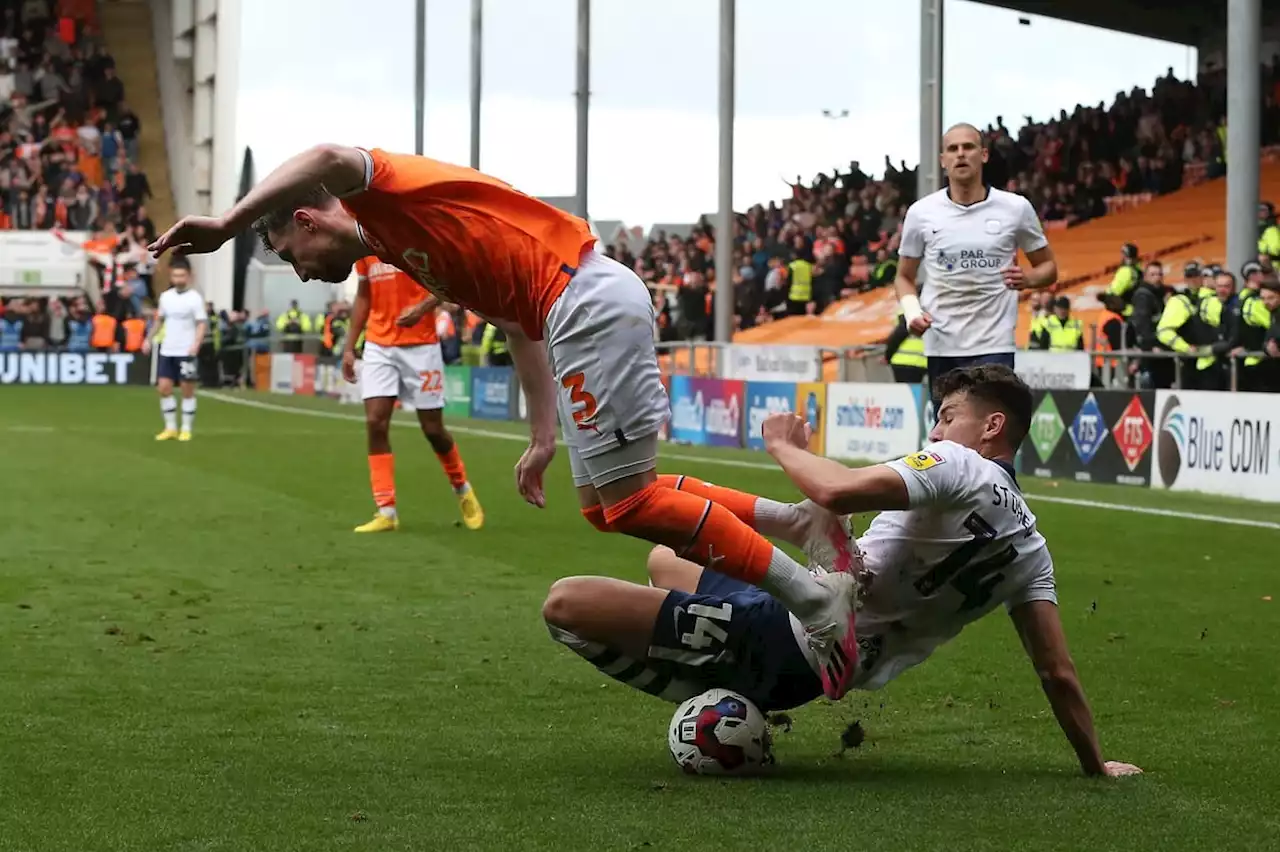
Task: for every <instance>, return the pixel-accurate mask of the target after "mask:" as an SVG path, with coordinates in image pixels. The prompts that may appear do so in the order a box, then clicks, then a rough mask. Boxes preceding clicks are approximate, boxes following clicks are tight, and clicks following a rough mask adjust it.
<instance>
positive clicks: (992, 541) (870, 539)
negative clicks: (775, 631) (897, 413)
mask: <svg viewBox="0 0 1280 852" xmlns="http://www.w3.org/2000/svg"><path fill="white" fill-rule="evenodd" d="M887 464H888V466H889V467H891V468H893V470H894V471H896V472H897V473H898V475H899V476H901V477H902V480H903V482H905V483H906V485H907V494H908V496H909V500H910V508H909V509H907V510H906V511H901V512H881V513H880V514H879V515H878V516H876V518H875V520H873V521H872V522H871V526H870V527H868V528H867V532H866V534H865V535H863V536H862V537H861V538H860V539H859V540H858V545H859V547H861V548H862V553H863V559H864V563H865V567H866V570H867V573H868V575H869V579H868V581H867V583H866V586H865V588H864V590H863V597H862V609H860V610H859V611H858V625H857V630H858V650H859V656H860V659H859V663H858V673H857V675H856V676H855V677H854V681H853V685H854V687H855V688H857V689H879V688H880V687H882V686H884V685H885V684H886V683H888V682H889V681H891V680H893V679H894V678H895V677H897V676H898V675H899V674H901V673H902V672H904V671H906V670H907V669H909V668H911V667H912V666H915V665H918V664H919V663H921V662H923V661H924V660H925V659H926V658H928V656H929V655H930V654H932V653H933V652H934V650H935V649H936V648H937V647H938V646H939V645H941V644H943V643H944V642H947V641H949V640H950V639H952V638H953V637H954V636H956V635H957V634H958V633H959V632H960V631H961V630H963V629H964V627H965V626H966V625H968V624H970V623H972V622H974V621H977V620H978V619H979V618H981V617H982V616H984V615H986V614H987V613H988V612H990V611H991V610H993V609H995V608H996V607H997V606H999V605H1000V604H1004V605H1005V606H1006V607H1007V608H1008V609H1013V608H1014V607H1017V606H1021V605H1022V604H1025V603H1029V602H1031V601H1051V602H1053V603H1057V600H1058V595H1057V590H1056V586H1055V584H1054V579H1053V560H1052V558H1051V557H1050V556H1049V549H1048V546H1047V545H1046V544H1045V540H1044V536H1042V535H1040V533H1039V532H1038V531H1037V530H1036V517H1035V515H1033V514H1032V513H1031V510H1030V509H1028V508H1027V505H1026V503H1025V502H1024V501H1023V499H1022V493H1021V491H1020V490H1019V489H1018V483H1017V482H1016V481H1015V479H1014V477H1013V473H1012V470H1011V469H1009V468H1007V466H1005V465H1002V464H1001V463H999V462H994V461H991V460H989V459H986V458H983V457H982V456H981V455H979V454H978V453H977V452H975V451H973V450H971V449H969V448H967V447H963V446H961V445H959V444H956V443H953V442H951V441H940V442H938V443H936V444H930V445H928V446H927V447H925V448H924V449H923V450H921V451H920V452H918V453H914V454H913V455H910V456H906V457H905V458H902V459H898V460H896V461H891V462H887ZM796 626H798V625H797V624H796V623H794V622H793V628H794V627H796ZM798 635H800V636H802V635H803V634H802V633H801V634H798ZM800 647H801V648H802V649H803V650H805V653H806V654H808V653H809V652H808V649H807V647H806V645H805V644H804V642H803V641H801V642H800ZM810 663H811V664H812V663H813V660H812V659H811V660H810Z"/></svg>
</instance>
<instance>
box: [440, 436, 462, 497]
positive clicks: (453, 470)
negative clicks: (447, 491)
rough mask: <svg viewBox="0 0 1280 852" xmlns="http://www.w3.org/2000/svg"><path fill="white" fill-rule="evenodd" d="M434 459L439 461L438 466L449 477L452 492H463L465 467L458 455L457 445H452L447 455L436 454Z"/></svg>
mask: <svg viewBox="0 0 1280 852" xmlns="http://www.w3.org/2000/svg"><path fill="white" fill-rule="evenodd" d="M436 458H437V459H439V460H440V466H441V467H442V468H444V472H445V475H446V476H448V477H449V484H450V485H452V486H453V490H454V491H456V492H461V491H463V490H464V489H465V488H466V487H467V466H466V465H464V464H463V463H462V456H461V455H459V454H458V445H457V444H454V445H453V446H452V447H450V448H449V452H447V453H436Z"/></svg>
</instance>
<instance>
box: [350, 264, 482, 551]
mask: <svg viewBox="0 0 1280 852" xmlns="http://www.w3.org/2000/svg"><path fill="white" fill-rule="evenodd" d="M356 278H357V280H358V289H357V291H356V302H355V310H354V312H353V313H352V316H351V328H350V329H348V331H347V335H346V342H345V344H344V345H343V347H342V375H343V378H345V379H346V380H347V381H348V382H355V381H356V349H355V342H356V340H357V339H358V338H359V337H360V332H362V331H363V332H364V334H365V344H364V358H363V362H364V363H363V364H362V365H361V369H360V376H359V381H360V396H361V397H362V398H363V399H364V413H365V428H366V430H367V433H368V437H369V482H370V484H371V485H372V486H373V502H374V504H375V505H376V506H377V513H376V514H375V515H374V516H373V520H371V521H369V522H368V523H367V524H362V525H361V526H358V527H356V532H358V533H372V532H390V531H392V530H396V529H399V528H400V518H399V516H398V514H397V513H396V474H395V456H393V455H392V454H391V436H390V432H391V415H392V414H394V413H395V408H396V400H400V401H401V402H403V403H404V404H405V405H406V406H412V407H413V408H414V409H415V410H416V411H417V412H418V423H420V424H421V425H422V434H424V435H426V436H427V441H428V442H430V444H431V448H432V449H433V450H435V452H436V458H437V459H439V460H440V466H441V467H443V468H444V472H445V474H446V475H447V476H448V477H449V484H450V485H452V486H453V493H454V494H455V495H457V497H458V506H459V508H460V509H461V510H462V522H463V523H464V524H466V526H467V528H468V529H473V530H478V529H480V527H482V526H483V525H484V510H483V509H481V508H480V501H479V499H477V498H476V492H475V489H473V488H472V487H471V484H470V483H468V482H467V469H466V467H464V466H463V464H462V456H460V455H459V454H458V445H457V444H455V443H454V440H453V436H452V435H451V434H449V430H448V429H446V428H445V425H444V416H443V409H444V401H445V400H444V358H443V356H442V355H441V353H440V341H439V339H438V338H437V337H436V323H435V309H434V307H433V305H432V301H431V300H430V299H429V298H425V297H426V293H424V292H423V290H422V287H421V286H420V285H419V284H418V283H417V282H415V281H414V280H413V279H412V278H410V277H409V276H408V275H405V274H404V273H403V272H401V271H400V270H399V269H396V268H395V267H394V266H392V265H391V264H389V263H386V262H384V261H381V260H379V259H378V258H376V257H363V258H361V259H360V260H357V261H356Z"/></svg>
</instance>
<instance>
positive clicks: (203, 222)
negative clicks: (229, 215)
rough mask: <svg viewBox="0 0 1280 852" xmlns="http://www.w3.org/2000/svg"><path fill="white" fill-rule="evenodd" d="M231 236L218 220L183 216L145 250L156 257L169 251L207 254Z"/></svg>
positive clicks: (221, 221)
mask: <svg viewBox="0 0 1280 852" xmlns="http://www.w3.org/2000/svg"><path fill="white" fill-rule="evenodd" d="M232 236H233V235H232V233H231V229H230V228H228V227H227V225H226V223H225V222H224V221H223V220H222V219H220V218H215V217H213V216H185V217H183V218H182V219H181V220H180V221H179V222H178V224H176V225H174V226H173V227H172V228H170V229H169V230H167V231H165V232H164V233H163V234H161V235H160V238H159V239H157V240H156V241H155V242H154V243H152V244H151V245H149V246H147V248H148V249H149V250H150V251H151V253H152V254H153V255H155V256H156V257H159V256H160V255H162V254H164V253H165V252H166V251H168V250H169V249H174V250H176V251H180V252H182V253H184V254H208V253H209V252H211V251H217V250H218V249H219V248H221V247H222V244H223V243H225V242H226V241H227V240H229V239H231V237H232Z"/></svg>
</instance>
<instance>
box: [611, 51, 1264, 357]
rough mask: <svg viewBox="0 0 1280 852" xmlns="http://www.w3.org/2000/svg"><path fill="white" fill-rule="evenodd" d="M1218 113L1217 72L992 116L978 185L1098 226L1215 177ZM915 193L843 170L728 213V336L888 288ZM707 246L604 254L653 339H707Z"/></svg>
mask: <svg viewBox="0 0 1280 852" xmlns="http://www.w3.org/2000/svg"><path fill="white" fill-rule="evenodd" d="M1261 73H1262V74H1263V76H1264V85H1263V100H1264V103H1263V113H1262V143H1263V145H1270V144H1275V143H1278V142H1280V106H1278V103H1280V57H1277V59H1276V60H1273V63H1272V64H1271V65H1269V66H1264V67H1263V68H1262V69H1261ZM1225 114H1226V85H1225V75H1224V74H1223V73H1221V72H1210V73H1205V74H1203V75H1201V77H1200V79H1199V81H1198V82H1197V83H1192V82H1189V81H1184V80H1179V79H1177V78H1176V76H1175V75H1174V73H1173V69H1172V68H1170V69H1169V71H1168V73H1167V74H1166V75H1165V76H1163V77H1161V78H1160V79H1159V80H1157V81H1156V82H1155V85H1154V86H1153V87H1152V89H1151V90H1150V91H1149V92H1148V91H1147V90H1145V89H1142V88H1134V89H1133V90H1132V91H1130V92H1121V93H1119V94H1117V96H1116V97H1115V99H1114V101H1113V102H1112V104H1111V105H1110V106H1107V105H1106V104H1104V103H1099V104H1098V105H1097V106H1091V107H1086V106H1081V105H1078V106H1076V108H1075V109H1074V110H1073V111H1071V112H1070V113H1068V112H1067V111H1066V110H1063V111H1061V112H1060V113H1059V114H1058V116H1057V117H1056V118H1054V119H1052V120H1050V121H1045V122H1035V121H1033V120H1032V119H1031V117H1030V116H1028V117H1027V119H1026V123H1025V124H1024V126H1023V127H1022V128H1021V129H1020V130H1018V131H1017V132H1016V133H1015V132H1013V131H1011V130H1010V129H1009V128H1008V127H1007V126H1006V125H1005V122H1004V119H1003V117H997V118H996V120H995V122H994V123H992V124H990V125H988V127H987V129H986V134H987V145H988V148H989V152H990V162H989V163H988V164H987V167H986V170H985V176H986V178H987V182H988V183H989V184H991V185H993V186H997V187H1002V188H1004V189H1007V190H1009V191H1011V192H1017V193H1019V194H1021V195H1024V196H1026V197H1027V198H1028V200H1030V201H1031V203H1032V205H1033V206H1034V207H1035V209H1036V211H1037V212H1038V213H1039V215H1040V218H1041V219H1042V221H1044V222H1045V224H1046V227H1069V226H1072V225H1075V224H1078V223H1080V222H1084V221H1087V220H1089V219H1093V218H1096V217H1099V216H1103V215H1106V214H1107V212H1108V211H1109V209H1110V208H1111V206H1112V203H1113V201H1115V200H1116V199H1120V198H1134V197H1145V196H1152V195H1161V194H1165V193H1169V192H1174V191H1176V190H1178V189H1180V188H1181V187H1182V186H1183V185H1184V182H1185V181H1188V180H1202V179H1211V178H1215V177H1219V176H1221V175H1222V174H1225V172H1226V158H1225V153H1224V145H1225V139H1226V119H1225ZM915 194H916V172H915V170H914V169H910V168H908V167H907V165H906V163H905V162H903V163H900V164H899V165H898V166H894V165H893V163H892V162H891V160H890V159H889V158H888V157H886V158H885V163H884V168H883V170H882V172H881V175H880V176H879V177H875V176H873V175H871V174H868V173H867V172H866V171H864V169H863V168H862V167H861V165H860V164H859V163H857V162H854V163H851V164H850V165H849V167H848V168H847V169H835V170H833V171H832V173H831V174H819V175H818V176H817V178H816V179H814V180H813V181H811V182H805V181H803V180H801V179H800V178H797V179H796V182H795V183H794V184H792V185H791V186H790V197H788V198H786V199H784V200H781V201H772V202H769V203H768V204H767V205H761V204H757V205H756V206H754V207H752V208H751V209H750V210H748V211H747V212H746V213H745V214H739V215H738V216H737V223H736V227H735V233H734V257H735V268H734V270H733V271H732V280H733V284H734V305H735V325H736V327H737V328H749V327H751V326H754V325H758V324H762V323H767V322H771V321H772V320H774V319H775V318H777V317H779V316H786V315H795V314H801V315H803V314H817V313H821V312H822V311H823V310H824V309H825V308H826V307H827V305H828V304H830V303H831V302H832V301H834V300H837V299H840V298H842V297H844V296H847V295H849V294H851V293H854V292H858V291H865V290H868V289H873V288H875V287H883V286H889V285H891V284H892V282H893V279H894V276H895V275H896V272H897V265H896V264H897V249H898V243H899V241H900V239H901V228H902V219H903V216H904V215H905V212H906V208H907V206H908V205H909V204H910V203H911V202H912V201H914V200H915ZM606 236H608V235H606ZM715 239H716V234H715V228H714V226H713V225H712V224H711V223H709V222H708V221H706V220H705V219H704V220H702V221H700V222H699V223H697V224H696V225H694V226H692V227H690V228H688V229H686V230H685V232H684V233H679V234H677V233H668V232H664V231H657V232H655V233H653V234H651V235H650V237H649V239H648V240H647V241H646V242H645V243H644V244H643V245H641V246H634V245H628V244H627V242H626V241H625V240H618V241H616V242H614V243H612V244H610V245H609V247H608V251H609V253H611V254H612V255H614V256H615V257H617V258H618V259H619V260H621V261H622V262H624V263H626V264H628V265H630V266H632V267H633V268H634V269H635V270H636V271H637V272H638V273H639V274H640V276H641V277H642V278H643V279H644V280H645V282H646V283H648V284H649V286H650V288H651V290H652V291H653V294H654V306H655V308H656V310H657V312H658V329H657V334H658V336H659V338H660V339H662V340H688V339H711V338H712V336H713V333H712V310H711V294H712V292H713V291H714V289H715V285H716V278H717V270H716V269H715V265H714V256H715ZM797 282H802V285H803V286H800V287H796V286H794V285H795V284H796V283H797Z"/></svg>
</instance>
